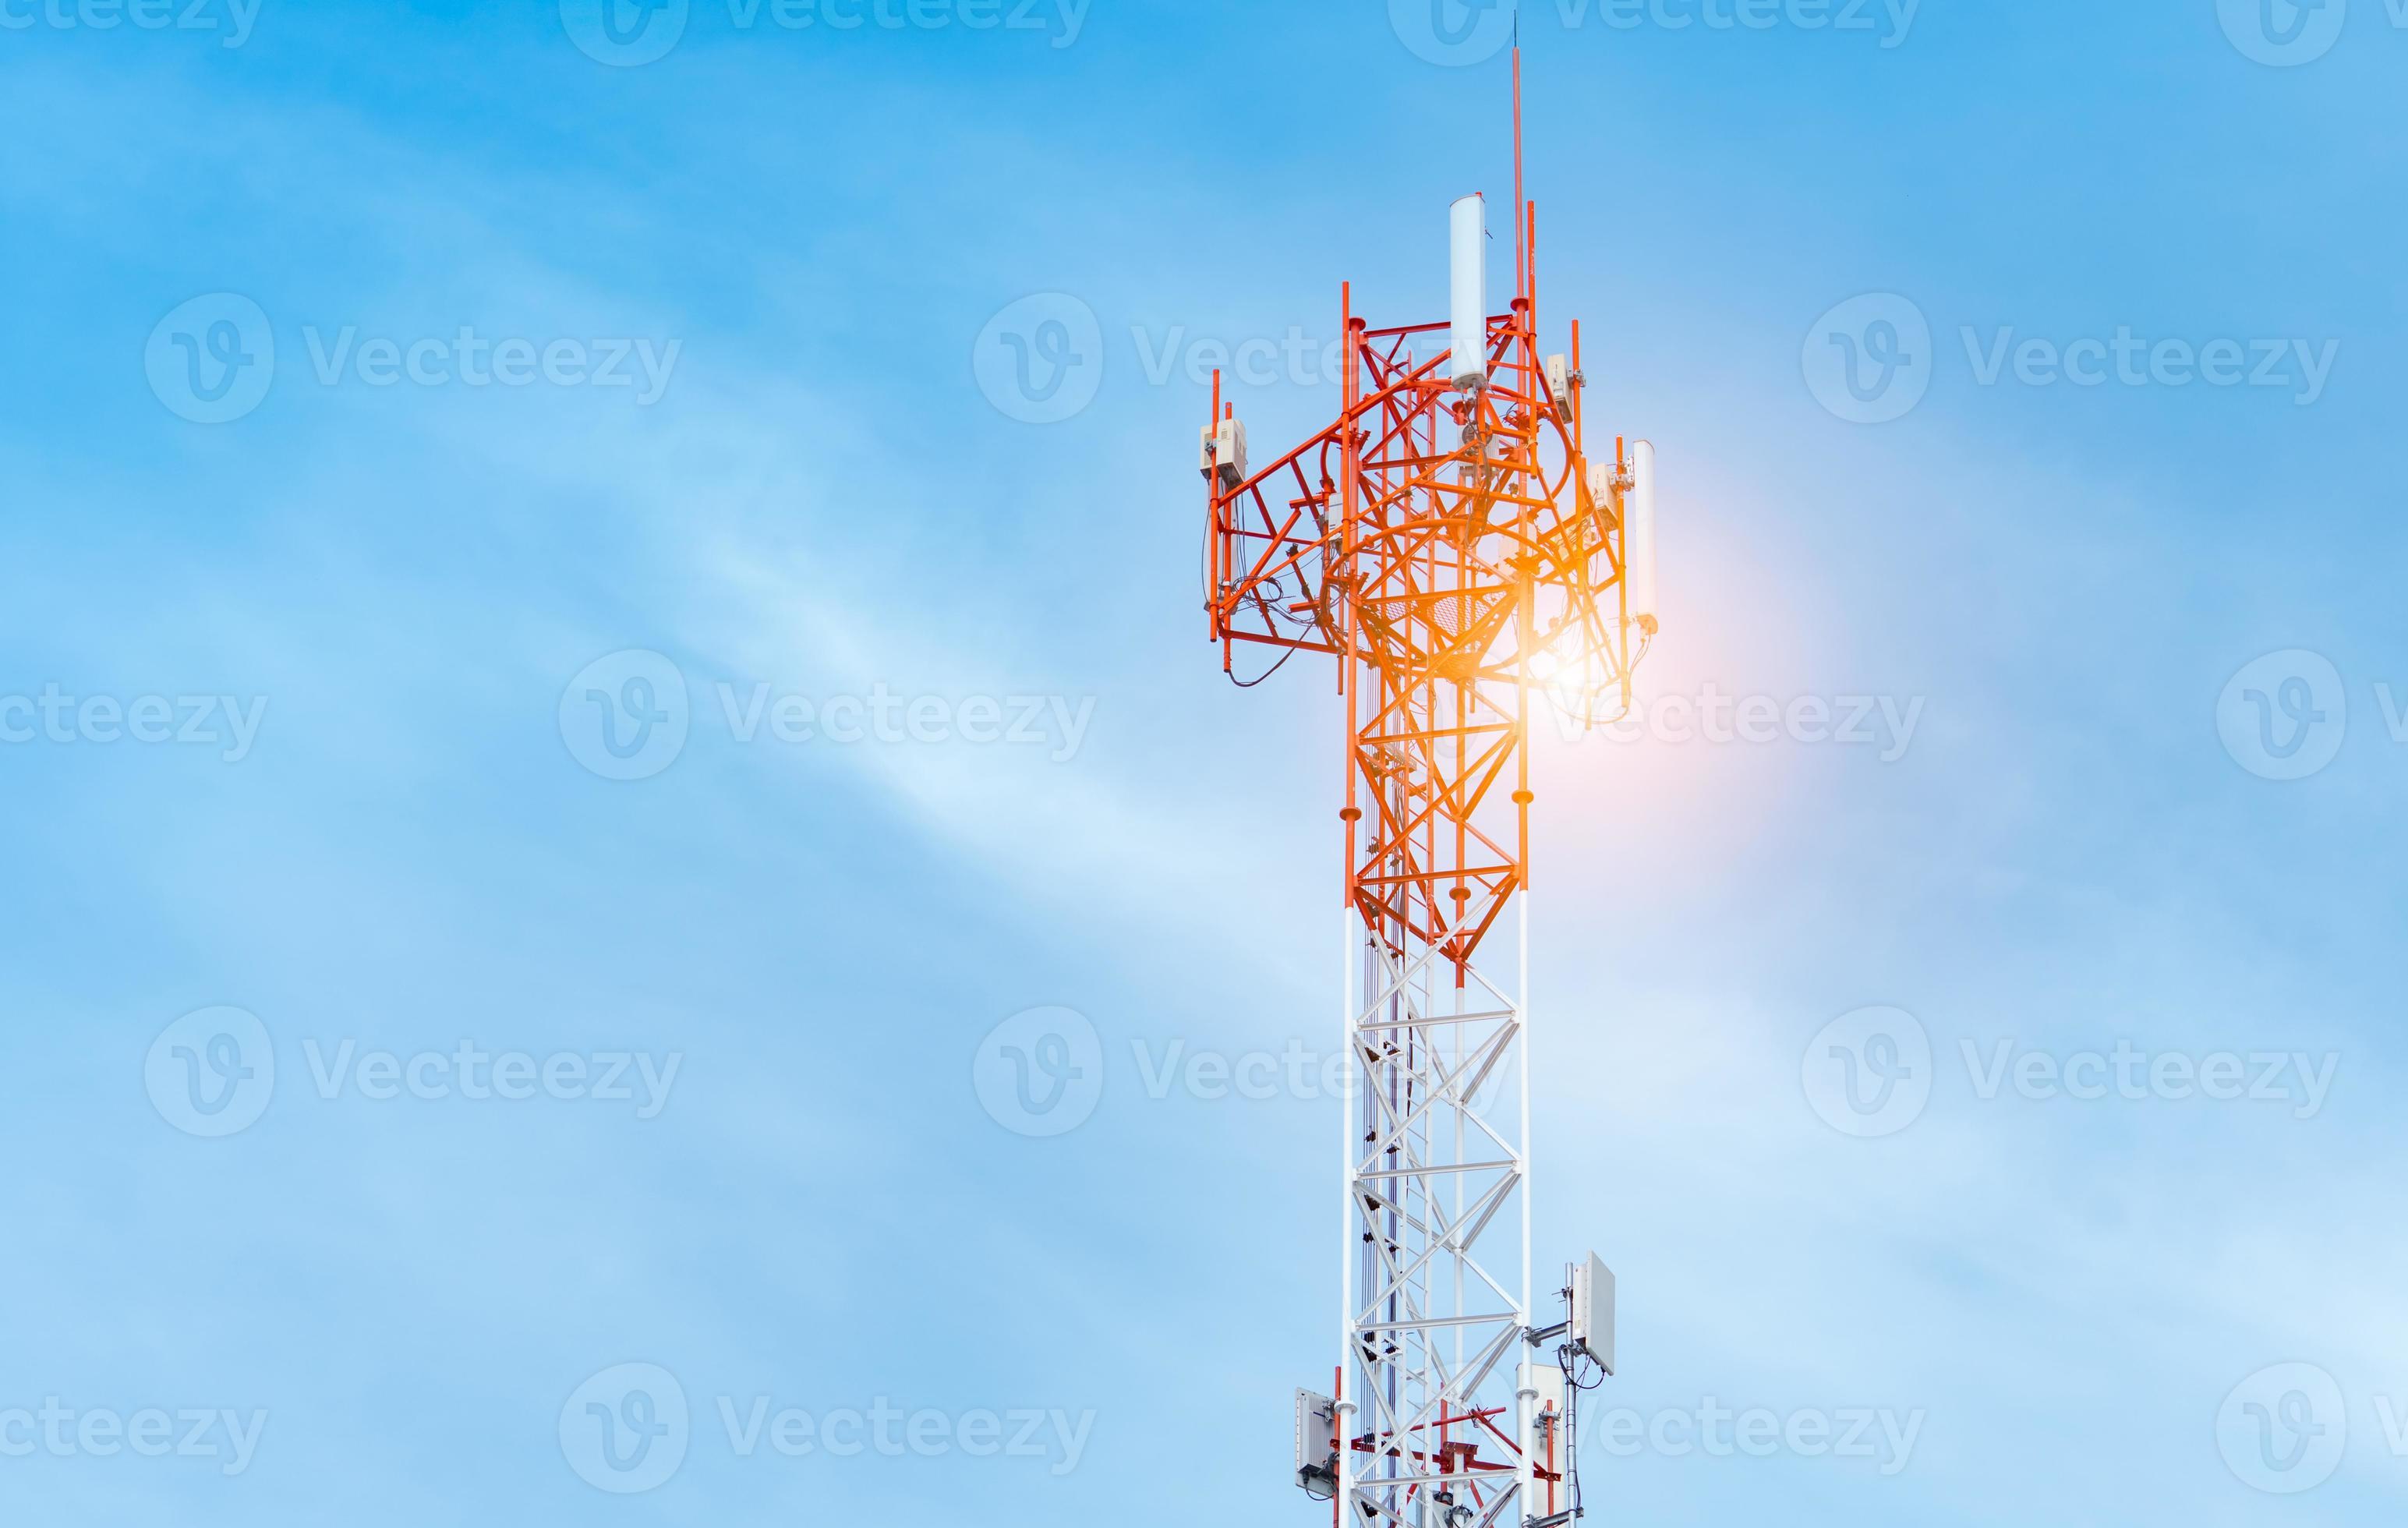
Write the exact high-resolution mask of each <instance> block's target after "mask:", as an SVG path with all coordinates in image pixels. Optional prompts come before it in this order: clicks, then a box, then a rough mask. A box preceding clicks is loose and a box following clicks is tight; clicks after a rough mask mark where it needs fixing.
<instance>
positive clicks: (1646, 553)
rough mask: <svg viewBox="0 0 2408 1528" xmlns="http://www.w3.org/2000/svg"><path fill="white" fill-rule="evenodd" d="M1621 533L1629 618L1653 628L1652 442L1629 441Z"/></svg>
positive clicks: (1654, 464) (1653, 453) (1654, 551)
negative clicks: (1623, 520)
mask: <svg viewBox="0 0 2408 1528" xmlns="http://www.w3.org/2000/svg"><path fill="white" fill-rule="evenodd" d="M1623 504H1624V512H1625V517H1626V518H1625V524H1624V526H1623V533H1622V555H1623V562H1624V569H1625V572H1626V574H1627V581H1628V584H1629V587H1628V589H1627V590H1626V591H1625V595H1624V598H1626V599H1627V601H1628V604H1629V611H1630V619H1631V620H1632V621H1633V622H1634V623H1636V624H1637V625H1639V626H1640V627H1642V628H1644V629H1645V630H1647V631H1650V632H1652V631H1654V630H1656V444H1655V442H1654V441H1652V440H1633V441H1631V442H1630V493H1629V497H1627V498H1626V499H1625V500H1624V501H1623Z"/></svg>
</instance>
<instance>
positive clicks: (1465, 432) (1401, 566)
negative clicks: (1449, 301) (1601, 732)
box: [1202, 50, 1656, 1528]
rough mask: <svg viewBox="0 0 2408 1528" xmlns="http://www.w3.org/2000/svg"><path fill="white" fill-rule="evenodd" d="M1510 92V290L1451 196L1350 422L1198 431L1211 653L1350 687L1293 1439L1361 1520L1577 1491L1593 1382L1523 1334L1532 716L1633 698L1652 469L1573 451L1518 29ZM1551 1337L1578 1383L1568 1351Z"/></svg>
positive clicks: (1309, 1468) (1349, 372)
mask: <svg viewBox="0 0 2408 1528" xmlns="http://www.w3.org/2000/svg"><path fill="white" fill-rule="evenodd" d="M1513 80H1514V83H1513V95H1514V99H1513V115H1514V126H1513V140H1514V142H1513V150H1514V172H1513V173H1514V189H1513V206H1512V224H1513V247H1514V274H1513V289H1512V297H1511V300H1510V302H1509V303H1508V305H1507V307H1506V310H1505V311H1503V312H1501V313H1498V312H1495V311H1492V308H1493V304H1491V303H1490V302H1489V301H1488V300H1487V297H1486V293H1485V285H1486V283H1485V279H1484V261H1485V251H1484V244H1483V243H1482V240H1484V204H1483V203H1480V202H1479V201H1478V200H1477V199H1476V198H1466V199H1465V201H1464V202H1461V203H1458V204H1456V209H1455V228H1454V232H1455V248H1454V275H1455V312H1454V315H1453V318H1452V321H1451V322H1449V323H1431V324H1409V325H1405V326H1402V327H1396V328H1373V327H1371V326H1370V325H1369V324H1368V323H1367V322H1366V321H1365V320H1364V319H1362V318H1358V317H1356V316H1355V312H1354V304H1353V292H1352V287H1351V285H1350V286H1348V287H1346V288H1344V289H1343V292H1342V296H1341V298H1340V312H1341V316H1342V319H1343V323H1344V338H1343V341H1342V344H1343V353H1344V358H1345V360H1344V367H1343V370H1342V383H1341V386H1342V392H1341V398H1340V412H1339V415H1338V417H1337V419H1336V421H1335V422H1334V423H1332V424H1331V425H1329V426H1328V427H1327V428H1326V429H1324V430H1322V431H1321V432H1320V433H1318V434H1316V435H1314V436H1312V438H1311V439H1309V440H1306V441H1305V442H1304V443H1303V444H1301V445H1299V446H1297V448H1296V449H1294V450H1292V451H1289V452H1287V453H1286V454H1283V455H1282V456H1280V457H1279V458H1278V459H1277V460H1275V461H1272V462H1270V463H1269V465H1268V466H1266V467H1263V468H1260V469H1259V470H1250V468H1249V464H1248V461H1247V451H1246V443H1245V432H1244V427H1243V425H1241V424H1240V422H1239V420H1238V417H1237V411H1236V407H1235V404H1234V402H1231V401H1229V400H1226V399H1225V398H1224V397H1223V396H1221V382H1220V379H1219V378H1218V376H1216V377H1215V378H1214V381H1213V397H1212V412H1211V417H1210V422H1209V423H1208V424H1207V425H1206V426H1205V428H1204V432H1203V453H1202V468H1203V471H1204V474H1205V477H1206V479H1207V482H1208V484H1209V499H1210V511H1211V522H1210V529H1209V532H1208V538H1207V545H1206V575H1205V576H1206V584H1207V587H1206V601H1207V605H1208V609H1209V613H1210V618H1211V636H1212V640H1213V641H1216V642H1218V643H1219V644H1220V646H1221V650H1222V667H1223V670H1225V671H1226V672H1228V673H1229V674H1230V675H1231V677H1232V678H1233V679H1238V678H1240V676H1239V672H1238V667H1239V666H1238V654H1239V653H1240V649H1244V650H1247V651H1250V652H1252V651H1258V650H1259V651H1261V653H1262V661H1261V662H1260V663H1257V664H1249V665H1248V666H1247V667H1248V669H1249V670H1255V669H1261V670H1265V671H1264V672H1262V673H1260V674H1259V675H1256V676H1254V677H1251V678H1243V679H1240V683H1242V684H1248V685H1252V684H1258V683H1260V682H1261V680H1262V679H1263V678H1267V677H1269V672H1268V670H1275V669H1277V668H1278V667H1281V666H1283V665H1284V664H1285V663H1286V662H1287V661H1288V660H1289V659H1290V658H1292V657H1294V656H1296V655H1297V653H1312V654H1322V655H1326V656H1332V657H1335V658H1336V659H1337V660H1338V662H1337V669H1338V685H1339V690H1340V695H1341V696H1342V698H1343V701H1344V709H1345V716H1346V754H1345V757H1346V771H1345V793H1344V800H1343V805H1342V809H1341V810H1340V817H1341V819H1342V821H1343V824H1344V833H1345V842H1346V867H1345V868H1346V879H1345V909H1346V917H1345V945H1344V957H1343V971H1344V976H1343V982H1344V986H1345V993H1346V995H1345V1002H1344V1010H1343V1011H1344V1016H1345V1023H1346V1043H1347V1048H1348V1051H1349V1054H1350V1055H1351V1056H1352V1058H1353V1064H1352V1065H1351V1067H1350V1070H1349V1090H1350V1097H1349V1102H1348V1103H1347V1106H1346V1124H1345V1132H1344V1151H1343V1159H1344V1167H1345V1204H1346V1207H1345V1211H1344V1221H1343V1227H1344V1232H1343V1234H1344V1242H1343V1253H1342V1257H1341V1264H1340V1285H1341V1292H1340V1304H1341V1311H1342V1319H1341V1325H1340V1350H1341V1353H1342V1355H1343V1359H1342V1362H1340V1365H1339V1372H1338V1386H1337V1390H1338V1393H1337V1394H1336V1395H1335V1396H1332V1397H1317V1396H1313V1395H1312V1394H1311V1393H1310V1392H1307V1393H1306V1394H1305V1395H1304V1396H1302V1397H1300V1399H1299V1411H1298V1415H1299V1422H1298V1427H1299V1439H1300V1441H1299V1460H1300V1464H1301V1466H1302V1467H1301V1468H1300V1476H1301V1479H1300V1483H1302V1484H1305V1485H1306V1486H1307V1489H1308V1490H1311V1491H1312V1492H1313V1494H1314V1495H1316V1496H1321V1495H1325V1494H1326V1495H1330V1496H1333V1497H1334V1498H1335V1500H1336V1504H1337V1505H1336V1508H1335V1510H1336V1512H1337V1513H1338V1514H1339V1515H1340V1517H1341V1519H1343V1520H1345V1521H1352V1522H1354V1523H1357V1524H1365V1525H1369V1524H1374V1523H1383V1522H1385V1523H1395V1524H1398V1525H1399V1528H1407V1525H1410V1528H1486V1525H1488V1524H1491V1523H1496V1522H1505V1523H1512V1524H1515V1525H1516V1528H1519V1525H1520V1524H1522V1523H1524V1522H1539V1523H1548V1522H1555V1521H1566V1520H1568V1519H1569V1518H1570V1517H1571V1516H1573V1515H1576V1513H1577V1511H1578V1503H1577V1497H1576V1486H1575V1484H1574V1482H1573V1481H1572V1480H1571V1478H1570V1469H1569V1466H1568V1463H1567V1461H1568V1449H1569V1445H1570V1435H1569V1434H1568V1433H1567V1432H1566V1431H1565V1423H1566V1421H1567V1420H1568V1418H1567V1417H1566V1415H1565V1413H1566V1411H1567V1409H1568V1407H1570V1406H1571V1405H1576V1404H1577V1391H1579V1390H1580V1389H1582V1388H1584V1387H1582V1386H1580V1385H1579V1383H1578V1381H1577V1379H1576V1378H1575V1379H1574V1380H1573V1382H1572V1385H1571V1390H1570V1393H1569V1394H1568V1393H1567V1392H1566V1391H1564V1389H1563V1387H1561V1386H1558V1385H1556V1384H1555V1383H1554V1382H1553V1380H1554V1376H1553V1374H1552V1372H1551V1371H1552V1370H1553V1369H1554V1368H1555V1363H1554V1362H1552V1361H1550V1360H1548V1359H1544V1358H1542V1359H1541V1360H1540V1361H1539V1362H1527V1360H1526V1352H1525V1350H1526V1348H1527V1349H1533V1350H1535V1349H1537V1348H1540V1347H1541V1343H1542V1342H1543V1340H1544V1339H1545V1338H1547V1337H1549V1336H1551V1335H1553V1334H1554V1333H1553V1332H1548V1333H1539V1332H1535V1331H1534V1328H1533V1325H1532V1315H1531V1266H1532V1265H1531V1252H1530V1219H1529V1217H1530V1183H1529V1152H1528V1144H1529V1117H1530V1111H1529V1078H1530V1072H1529V1064H1530V1057H1529V1046H1528V1041H1529V1021H1528V1020H1529V1016H1528V1012H1527V1002H1526V994H1527V985H1528V979H1527V973H1528V959H1529V957H1528V932H1527V930H1528V925H1527V917H1528V907H1527V892H1528V890H1529V888H1530V886H1531V883H1532V868H1531V855H1530V812H1531V808H1532V806H1533V804H1534V800H1535V798H1534V796H1533V794H1532V792H1531V789H1530V758H1529V744H1530V728H1531V723H1532V720H1533V717H1534V715H1541V714H1544V713H1545V712H1546V710H1547V709H1548V708H1554V709H1555V710H1556V711H1558V712H1560V713H1562V714H1567V715H1569V716H1570V717H1572V718H1574V719H1575V720H1576V721H1577V722H1579V723H1583V724H1595V723H1598V722H1600V721H1605V720H1609V719H1613V718H1614V717H1617V716H1619V715H1620V714H1622V713H1624V712H1626V711H1627V709H1628V707H1629V704H1630V700H1631V674H1632V670H1633V669H1634V668H1635V667H1636V666H1637V664H1638V663H1639V661H1640V660H1641V658H1642V657H1643V656H1645V653H1646V649H1647V645H1648V643H1649V641H1651V640H1652V638H1653V637H1654V635H1655V633H1656V609H1655V575H1654V566H1653V563H1654V515H1655V504H1654V474H1655V459H1654V451H1653V448H1652V447H1651V446H1649V445H1647V444H1646V443H1645V442H1643V441H1639V442H1632V443H1628V444H1626V442H1625V440H1624V439H1623V438H1621V437H1609V436H1606V435H1605V434H1603V433H1602V432H1600V433H1599V434H1598V436H1597V440H1598V441H1600V442H1610V446H1611V451H1612V454H1611V456H1610V457H1605V456H1603V455H1600V457H1599V458H1598V460H1597V461H1596V462H1595V463H1594V464H1592V461H1591V458H1590V455H1589V451H1590V443H1589V442H1590V439H1591V436H1590V432H1589V430H1588V427H1587V426H1588V424H1589V421H1588V420H1587V418H1586V411H1585V409H1584V407H1583V397H1584V390H1585V379H1584V377H1583V375H1582V372H1581V334H1580V327H1579V325H1578V324H1573V325H1572V326H1571V328H1570V344H1569V347H1568V353H1565V354H1560V355H1548V354H1547V353H1545V351H1544V347H1543V346H1542V344H1541V339H1540V326H1539V319H1538V313H1539V281H1538V270H1537V260H1536V251H1537V230H1538V221H1537V214H1536V210H1535V209H1534V208H1533V207H1532V206H1531V205H1530V203H1529V202H1528V201H1527V200H1526V199H1525V196H1524V195H1523V184H1522V128H1521V58H1520V53H1519V50H1516V51H1515V54H1514V63H1513ZM1467 267H1470V268H1469V269H1467ZM1439 345H1444V346H1445V347H1446V348H1444V349H1442V350H1441V349H1437V348H1436V347H1437V346H1439ZM1417 347H1420V349H1417ZM1423 349H1426V350H1428V351H1429V352H1430V353H1427V354H1426V355H1425V354H1423V353H1421V350H1423ZM1509 909H1510V910H1513V911H1515V912H1516V913H1517V914H1518V917H1517V920H1516V925H1515V926H1516V928H1517V933H1518V937H1517V940H1516V942H1515V943H1516V948H1515V949H1514V951H1513V954H1512V957H1511V958H1510V959H1507V958H1501V957H1496V956H1495V955H1494V950H1493V945H1494V944H1495V943H1496V942H1497V941H1498V931H1499V929H1500V927H1502V926H1504V915H1505V914H1506V913H1507V912H1508V911H1509ZM1506 973H1510V975H1508V974H1506ZM1517 1221H1518V1229H1519V1233H1520V1240H1519V1245H1518V1247H1517V1246H1512V1245H1510V1232H1512V1229H1513V1227H1514V1224H1515V1222H1517ZM1492 1248H1493V1250H1491V1249H1492ZM1608 1281H1609V1283H1610V1275H1609V1276H1608ZM1608 1320H1609V1321H1610V1316H1609V1317H1608ZM1574 1324H1578V1318H1577V1315H1576V1317H1575V1322H1574ZM1606 1348H1607V1349H1608V1352H1609V1354H1610V1348H1611V1341H1610V1338H1609V1339H1607V1342H1606ZM1560 1353H1561V1354H1562V1355H1565V1356H1563V1358H1562V1363H1561V1369H1562V1372H1563V1374H1564V1375H1566V1376H1567V1377H1571V1376H1573V1375H1574V1374H1575V1373H1576V1371H1577V1363H1576V1362H1575V1359H1576V1357H1585V1356H1587V1350H1586V1349H1585V1348H1583V1349H1582V1350H1581V1352H1580V1353H1579V1354H1578V1355H1573V1351H1572V1349H1571V1348H1564V1349H1561V1350H1560ZM1602 1362H1604V1363H1605V1364H1606V1365H1607V1366H1608V1368H1609V1369H1610V1367H1611V1364H1612V1362H1613V1361H1612V1359H1611V1357H1610V1356H1607V1357H1605V1358H1604V1359H1603V1360H1602ZM1323 1416H1326V1419H1327V1420H1326V1430H1325V1429H1323V1428H1322V1424H1321V1423H1318V1422H1313V1421H1311V1420H1309V1417H1323ZM1307 1433H1312V1434H1314V1436H1316V1437H1321V1438H1326V1442H1327V1444H1328V1450H1327V1451H1328V1455H1329V1457H1328V1459H1327V1460H1326V1467H1322V1468H1316V1467H1315V1466H1314V1465H1313V1464H1312V1462H1311V1461H1309V1460H1306V1458H1305V1455H1306V1453H1307V1452H1308V1451H1312V1452H1317V1449H1314V1450H1308V1449H1306V1448H1305V1446H1304V1442H1303V1437H1304V1434H1307Z"/></svg>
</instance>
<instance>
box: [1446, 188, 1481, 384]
mask: <svg viewBox="0 0 2408 1528" xmlns="http://www.w3.org/2000/svg"><path fill="white" fill-rule="evenodd" d="M1450 233H1451V235H1452V238H1451V240H1450V253H1451V264H1450V266H1449V267H1448V268H1449V273H1450V276H1451V278H1452V281H1451V286H1450V290H1451V292H1452V295H1453V307H1452V313H1453V318H1454V322H1455V337H1454V344H1455V355H1454V359H1453V360H1452V361H1451V362H1449V364H1448V365H1449V369H1450V370H1451V371H1452V372H1453V375H1452V376H1451V377H1449V378H1448V381H1450V382H1454V383H1455V386H1457V387H1460V388H1462V389H1464V390H1465V391H1466V392H1470V391H1472V390H1474V389H1477V388H1481V387H1484V386H1486V385H1487V383H1488V202H1487V199H1486V198H1485V197H1483V196H1479V195H1471V196H1466V197H1464V198H1463V199H1462V200H1461V201H1459V202H1457V203H1455V209H1454V212H1453V215H1452V218H1451V220H1450Z"/></svg>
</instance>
